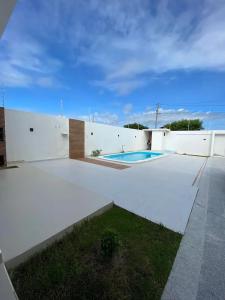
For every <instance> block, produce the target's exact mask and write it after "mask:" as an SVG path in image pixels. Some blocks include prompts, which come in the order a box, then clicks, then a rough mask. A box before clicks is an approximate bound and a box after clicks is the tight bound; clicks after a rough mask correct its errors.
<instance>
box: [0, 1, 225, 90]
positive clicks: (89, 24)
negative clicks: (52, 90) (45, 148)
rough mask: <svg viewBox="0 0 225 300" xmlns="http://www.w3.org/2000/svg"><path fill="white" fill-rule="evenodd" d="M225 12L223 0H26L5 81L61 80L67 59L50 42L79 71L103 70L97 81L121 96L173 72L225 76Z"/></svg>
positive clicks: (13, 30) (10, 35)
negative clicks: (60, 54)
mask: <svg viewBox="0 0 225 300" xmlns="http://www.w3.org/2000/svg"><path fill="white" fill-rule="evenodd" d="M224 15H225V2H224V1H223V0H217V1H212V0H199V1H196V0H184V1H170V0H158V1H149V0H132V1H130V0H123V1H121V0H114V1H102V0H87V1H83V0H77V1H73V0H67V1H63V0H59V1H55V0H48V1H44V0H40V1H38V4H37V3H36V1H33V2H32V1H21V2H20V3H18V6H17V9H16V12H15V14H14V16H13V18H12V19H11V22H10V26H9V27H8V30H7V32H6V34H5V36H6V37H7V40H8V43H9V44H8V45H7V46H5V47H4V49H1V52H2V53H3V55H1V57H0V63H1V64H3V68H1V70H2V69H4V71H1V73H0V76H1V78H2V80H4V81H5V82H6V83H8V85H10V86H12V85H22V86H27V85H30V84H35V83H36V84H38V81H40V80H36V79H37V77H39V75H38V73H40V72H41V73H47V74H48V77H50V78H55V76H56V74H57V72H58V71H59V70H60V62H59V60H58V59H54V54H53V52H51V54H50V52H48V51H47V50H46V49H43V48H42V46H41V45H43V44H44V45H49V44H50V45H53V46H54V47H57V48H60V49H62V51H63V53H64V55H65V56H66V58H67V60H68V63H71V64H72V65H73V66H74V67H76V66H79V65H80V64H81V65H83V64H86V65H88V66H94V67H97V68H98V70H99V71H100V74H101V75H100V76H98V78H96V80H95V81H93V84H94V85H96V86H100V87H103V88H105V89H108V90H110V91H113V92H116V93H118V94H121V95H126V94H129V93H131V92H132V91H133V90H136V89H138V88H141V87H143V86H146V85H147V84H148V83H149V81H150V80H152V78H157V77H159V76H160V74H163V73H165V72H169V71H176V70H213V71H225V30H224V28H225V18H224ZM21 37H23V38H21ZM27 37H28V43H26V39H27ZM31 37H32V39H33V41H30V40H31ZM14 39H15V41H14ZM34 39H35V43H36V44H35V45H33V44H34ZM1 43H2V45H3V44H4V43H5V42H4V39H3V40H2V41H1ZM9 71H10V72H9ZM41 77H43V75H42V76H41ZM44 77H45V76H44ZM50 81H51V80H50ZM52 82H54V80H52Z"/></svg>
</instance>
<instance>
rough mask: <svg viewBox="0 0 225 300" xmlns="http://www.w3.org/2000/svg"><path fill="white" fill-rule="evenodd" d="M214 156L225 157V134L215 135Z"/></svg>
mask: <svg viewBox="0 0 225 300" xmlns="http://www.w3.org/2000/svg"><path fill="white" fill-rule="evenodd" d="M213 154H214V155H222V156H225V133H221V134H215V138H214V147H213Z"/></svg>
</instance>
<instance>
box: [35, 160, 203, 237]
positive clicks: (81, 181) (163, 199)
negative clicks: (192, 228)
mask: <svg viewBox="0 0 225 300" xmlns="http://www.w3.org/2000/svg"><path fill="white" fill-rule="evenodd" d="M204 161H205V159H204V158H201V157H190V156H181V155H169V156H166V157H163V158H160V159H157V160H153V161H150V162H146V163H141V164H137V165H132V167H131V168H128V169H125V170H114V169H111V168H105V167H104V166H99V165H93V164H89V163H86V162H82V161H76V160H69V159H68V160H54V161H42V162H36V163H32V165H33V166H35V167H37V168H40V169H41V170H44V171H45V172H48V173H49V174H53V175H55V176H58V177H60V178H62V179H64V180H66V181H68V182H70V183H73V184H78V185H80V186H82V187H84V188H87V189H89V190H91V191H94V192H97V193H100V194H101V195H102V196H104V197H107V198H109V199H111V200H112V201H114V202H115V203H116V204H117V205H119V206H121V207H123V208H125V209H127V210H129V211H132V212H134V213H136V214H138V215H140V216H142V217H145V218H147V219H149V220H152V221H153V222H156V223H162V224H163V225H165V226H166V227H168V228H170V229H172V230H174V231H178V232H181V233H183V232H184V230H185V228H186V224H187V221H188V218H189V214H190V211H191V209H192V206H193V201H194V198H195V195H196V193H197V188H196V186H195V185H194V186H193V182H194V181H195V178H196V176H197V174H198V172H199V169H200V168H201V166H202V164H203V163H204Z"/></svg>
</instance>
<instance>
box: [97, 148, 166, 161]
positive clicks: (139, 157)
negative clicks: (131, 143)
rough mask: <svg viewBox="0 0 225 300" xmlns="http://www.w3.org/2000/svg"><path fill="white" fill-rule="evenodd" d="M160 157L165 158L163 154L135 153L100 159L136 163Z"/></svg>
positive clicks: (106, 156)
mask: <svg viewBox="0 0 225 300" xmlns="http://www.w3.org/2000/svg"><path fill="white" fill-rule="evenodd" d="M162 156H165V154H164V153H161V152H152V151H137V152H125V153H118V154H110V155H102V156H100V158H102V159H106V160H112V161H117V162H124V163H138V162H144V161H149V160H153V159H156V158H159V157H162Z"/></svg>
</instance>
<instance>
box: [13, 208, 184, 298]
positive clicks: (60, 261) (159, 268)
mask: <svg viewBox="0 0 225 300" xmlns="http://www.w3.org/2000/svg"><path fill="white" fill-rule="evenodd" d="M108 228H110V230H112V231H113V232H116V235H117V238H118V246H117V247H116V250H115V253H114V254H113V256H112V257H110V258H107V259H106V258H105V257H104V256H103V255H102V251H101V242H102V236H104V232H105V230H106V229H108ZM180 240H181V235H180V234H178V233H174V232H172V231H170V230H168V229H166V228H165V227H163V226H161V225H157V224H154V223H152V222H149V221H147V220H146V219H143V218H140V217H137V216H136V215H134V214H132V213H130V212H128V211H126V210H124V209H121V208H119V207H116V206H114V207H113V208H112V209H110V210H108V211H107V212H105V213H104V214H103V215H101V216H98V217H95V218H93V219H91V220H90V221H86V222H84V223H83V224H81V225H80V226H75V227H74V230H73V231H72V232H71V233H69V234H67V235H66V236H65V237H64V238H62V239H61V240H60V241H57V242H55V243H54V244H53V245H51V246H49V247H48V248H47V249H45V250H43V251H42V252H40V253H38V254H36V255H35V256H33V257H32V258H30V259H29V260H28V261H27V262H25V263H24V264H21V265H20V266H19V267H17V268H16V269H14V270H11V271H10V277H11V279H12V282H13V285H14V287H15V289H16V292H17V294H18V296H19V298H20V300H23V299H26V300H28V299H32V300H34V299H48V300H49V299H54V300H55V299H60V300H61V299H67V300H68V299H76V300H79V299H82V300H87V299H92V300H95V299H96V300H100V299H104V300H106V299H109V300H114V299H115V300H118V299H124V300H125V299H160V296H161V294H162V291H163V288H164V286H165V284H166V281H167V278H168V276H169V272H170V270H171V267H172V264H173V261H174V258H175V256H176V252H177V249H178V247H179V244H180Z"/></svg>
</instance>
